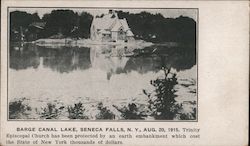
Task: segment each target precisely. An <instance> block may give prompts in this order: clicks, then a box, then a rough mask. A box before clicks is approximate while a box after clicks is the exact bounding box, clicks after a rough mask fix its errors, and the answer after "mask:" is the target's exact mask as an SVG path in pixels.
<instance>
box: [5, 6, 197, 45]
mask: <svg viewBox="0 0 250 146" xmlns="http://www.w3.org/2000/svg"><path fill="white" fill-rule="evenodd" d="M116 12H117V13H118V17H119V18H126V19H127V21H128V24H129V27H130V28H131V30H132V32H133V33H134V35H135V38H136V39H142V40H145V41H150V42H159V43H160V42H183V43H192V44H195V43H196V42H195V41H196V22H195V21H194V20H193V19H192V18H189V17H184V16H180V17H178V18H165V17H164V16H162V15H161V14H151V13H148V12H140V13H136V14H134V13H129V12H123V11H116ZM92 20H93V16H92V15H91V14H89V13H87V12H82V13H77V12H74V11H72V10H53V11H52V12H51V13H47V14H44V15H43V17H42V18H39V16H38V14H37V13H34V14H30V13H27V12H22V11H13V12H10V30H11V34H10V37H11V40H15V39H16V38H15V36H16V35H15V34H20V33H21V31H22V33H23V34H24V37H25V36H27V34H29V33H37V35H38V38H48V37H51V36H54V35H58V34H61V37H71V38H89V37H90V26H91V23H92ZM34 22H43V23H45V26H44V29H43V30H41V31H39V32H37V31H35V32H31V30H30V29H29V27H30V25H31V24H32V23H34ZM25 39H27V38H25ZM17 40H18V39H17Z"/></svg>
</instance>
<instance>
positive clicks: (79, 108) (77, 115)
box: [68, 102, 88, 119]
mask: <svg viewBox="0 0 250 146" xmlns="http://www.w3.org/2000/svg"><path fill="white" fill-rule="evenodd" d="M84 112H85V108H84V107H83V105H82V103H81V102H79V103H76V104H75V105H74V106H73V107H72V106H69V107H68V113H69V116H68V118H69V119H88V117H87V116H85V115H84Z"/></svg>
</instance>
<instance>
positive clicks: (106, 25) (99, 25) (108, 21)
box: [92, 13, 133, 34]
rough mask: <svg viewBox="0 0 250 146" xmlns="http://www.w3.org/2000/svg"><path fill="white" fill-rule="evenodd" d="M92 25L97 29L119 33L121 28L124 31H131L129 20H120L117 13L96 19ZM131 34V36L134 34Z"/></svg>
mask: <svg viewBox="0 0 250 146" xmlns="http://www.w3.org/2000/svg"><path fill="white" fill-rule="evenodd" d="M92 25H94V27H95V29H100V30H111V31H119V30H120V29H121V28H122V29H123V30H124V31H128V30H130V28H129V26H128V23H127V20H126V19H125V18H123V19H119V18H118V16H117V13H111V14H110V13H109V14H106V15H104V16H103V17H101V18H94V20H93V22H92ZM130 32H131V31H130ZM130 32H129V34H131V33H132V32H131V33H130ZM132 34H133V33H132Z"/></svg>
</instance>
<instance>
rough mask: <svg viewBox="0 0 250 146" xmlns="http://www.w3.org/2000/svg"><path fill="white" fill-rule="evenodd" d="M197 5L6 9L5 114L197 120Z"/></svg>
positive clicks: (56, 118)
mask: <svg viewBox="0 0 250 146" xmlns="http://www.w3.org/2000/svg"><path fill="white" fill-rule="evenodd" d="M197 28H198V9H195V8H171V9H170V8H157V9H156V8H150V9H149V8H116V7H107V8H98V7H96V8H93V7H90V8H88V7H82V8H79V7H78V8H74V7H72V8H71V7H9V8H8V97H7V98H8V106H7V107H6V108H8V120H14V121H15V120H28V121H32V120H39V121H40V120H46V121H50V120H51V121H52V120H54V121H60V120H65V121H73V120H77V121H91V120H93V121H113V122H115V121H124V120H125V121H134V120H136V121H166V122H171V121H184V122H185V121H193V122H195V121H197V120H198V114H197V113H198V96H197V93H198V80H197V76H198V70H197V66H198V65H197V63H198V61H197V58H198V57H197V54H198V53H197V51H198V48H197V46H198V45H197V44H198V39H197V34H198V29H197Z"/></svg>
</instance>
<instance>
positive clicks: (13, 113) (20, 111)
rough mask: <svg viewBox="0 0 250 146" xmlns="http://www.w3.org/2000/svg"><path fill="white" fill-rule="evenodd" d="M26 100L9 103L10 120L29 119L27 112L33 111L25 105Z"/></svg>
mask: <svg viewBox="0 0 250 146" xmlns="http://www.w3.org/2000/svg"><path fill="white" fill-rule="evenodd" d="M24 100H25V98H22V99H19V100H15V101H11V102H10V103H9V118H10V119H22V117H24V116H25V117H27V115H28V114H27V111H31V107H30V106H28V105H27V104H24V103H23V101H24Z"/></svg>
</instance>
